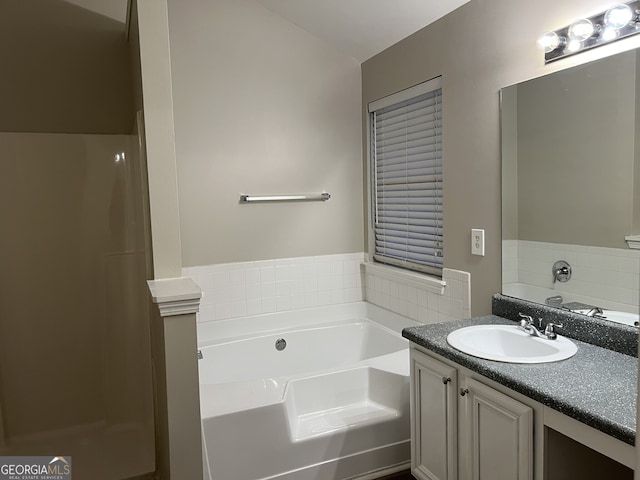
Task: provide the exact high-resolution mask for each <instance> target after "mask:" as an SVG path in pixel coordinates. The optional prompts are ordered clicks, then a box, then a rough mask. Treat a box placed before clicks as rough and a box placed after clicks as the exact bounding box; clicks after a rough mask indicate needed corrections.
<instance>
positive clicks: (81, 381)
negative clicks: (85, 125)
mask: <svg viewBox="0 0 640 480" xmlns="http://www.w3.org/2000/svg"><path fill="white" fill-rule="evenodd" d="M0 160H1V161H0V218H1V219H2V233H1V234H0V256H1V260H0V285H1V287H0V455H70V456H72V459H73V473H74V478H76V477H77V478H92V479H102V478H104V479H107V478H109V479H117V478H129V477H132V476H135V475H140V474H143V473H146V472H151V471H153V470H154V469H155V458H154V425H153V410H152V404H153V402H152V384H151V354H150V341H149V316H148V311H147V294H146V283H145V280H146V278H147V275H148V268H147V266H146V248H145V243H146V242H145V234H144V221H145V218H144V217H145V214H144V209H145V205H144V204H143V199H144V198H145V197H144V192H145V190H146V187H145V182H146V175H145V172H144V169H143V165H142V164H141V160H140V158H139V149H138V145H137V137H134V136H130V135H81V134H31V133H2V134H0Z"/></svg>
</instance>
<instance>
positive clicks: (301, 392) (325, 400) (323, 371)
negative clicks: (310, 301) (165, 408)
mask: <svg viewBox="0 0 640 480" xmlns="http://www.w3.org/2000/svg"><path fill="white" fill-rule="evenodd" d="M410 325H414V322H412V321H411V320H408V319H406V318H404V317H400V316H398V315H394V314H392V313H390V312H387V311H385V310H382V309H379V308H377V307H375V306H373V305H370V304H367V303H364V302H360V303H353V304H345V305H340V306H332V307H323V308H318V309H313V310H297V311H292V312H284V313H279V314H269V315H260V316H255V317H247V318H242V319H234V320H228V321H221V322H207V323H204V324H200V325H199V326H198V346H199V349H200V351H201V352H202V359H201V360H200V361H199V362H198V363H199V369H200V405H201V406H200V408H201V414H202V428H203V442H204V455H205V478H210V479H212V480H249V479H252V480H253V479H290V480H293V479H296V480H302V479H309V480H311V479H313V480H321V479H327V480H338V479H345V478H358V477H364V475H369V474H371V473H372V472H377V473H379V474H380V475H382V474H387V473H391V472H393V471H397V470H401V469H402V468H407V467H408V465H409V463H408V462H409V460H410V440H409V439H410V428H409V353H408V342H407V341H406V340H405V339H403V338H402V337H401V335H400V330H401V329H402V328H403V327H406V326H410ZM281 339H283V340H284V342H286V347H285V348H284V349H282V350H278V349H277V348H276V342H278V340H281ZM278 343H279V345H280V346H282V345H283V342H282V341H280V342H278ZM375 476H376V475H375V474H374V475H369V476H367V478H375Z"/></svg>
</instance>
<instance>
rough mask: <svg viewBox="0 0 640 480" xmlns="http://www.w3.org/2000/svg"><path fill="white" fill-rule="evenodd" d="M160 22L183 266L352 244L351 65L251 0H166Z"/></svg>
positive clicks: (356, 217) (329, 250)
mask: <svg viewBox="0 0 640 480" xmlns="http://www.w3.org/2000/svg"><path fill="white" fill-rule="evenodd" d="M169 27H170V39H171V69H172V76H173V95H174V109H175V129H176V153H177V162H178V178H179V201H180V222H181V233H182V245H183V248H182V258H183V264H184V266H193V265H202V264H211V263H223V262H235V261H244V260H260V259H271V258H288V257H297V256H307V255H323V254H333V253H348V252H358V251H362V249H363V232H362V198H363V196H362V170H361V169H362V165H361V157H362V153H361V143H360V135H361V133H360V108H361V103H360V101H361V98H360V88H361V86H360V67H359V65H358V64H357V63H356V62H355V61H354V60H353V59H351V58H349V57H347V56H345V55H344V54H342V53H340V52H338V51H337V50H334V49H333V48H332V47H330V46H328V45H327V44H326V43H324V42H322V41H320V40H318V39H317V38H315V37H313V36H312V35H310V34H308V33H306V32H304V31H302V30H300V29H299V28H297V27H296V26H294V25H293V24H291V23H289V22H287V21H285V20H283V19H282V18H280V17H278V16H276V15H274V14H273V13H271V12H269V11H268V10H266V9H265V8H264V7H262V6H260V5H259V4H257V2H255V1H253V0H219V1H215V2H211V1H207V0H170V1H169ZM322 191H327V192H329V193H330V194H331V195H332V198H331V200H330V201H329V202H322V203H320V202H314V203H289V204H278V205H275V204H268V205H267V204H261V205H256V204H252V205H240V204H239V197H240V194H254V195H256V194H287V193H315V192H318V193H319V192H322Z"/></svg>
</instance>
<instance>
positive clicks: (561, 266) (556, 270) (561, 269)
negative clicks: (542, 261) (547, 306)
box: [551, 260, 571, 283]
mask: <svg viewBox="0 0 640 480" xmlns="http://www.w3.org/2000/svg"><path fill="white" fill-rule="evenodd" d="M551 273H553V283H556V282H561V283H564V282H568V281H569V280H570V279H571V265H569V264H568V263H567V262H566V261H564V260H558V261H557V262H556V263H554V264H553V267H551Z"/></svg>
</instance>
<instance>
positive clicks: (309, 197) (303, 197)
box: [240, 193, 331, 203]
mask: <svg viewBox="0 0 640 480" xmlns="http://www.w3.org/2000/svg"><path fill="white" fill-rule="evenodd" d="M330 198H331V195H329V194H328V193H309V194H300V195H240V203H254V202H311V201H320V202H325V201H327V200H329V199H330Z"/></svg>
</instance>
